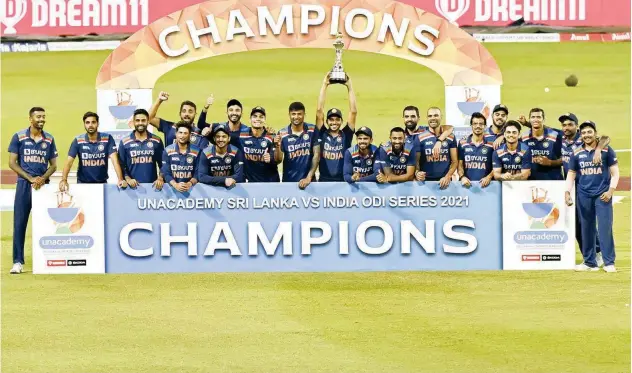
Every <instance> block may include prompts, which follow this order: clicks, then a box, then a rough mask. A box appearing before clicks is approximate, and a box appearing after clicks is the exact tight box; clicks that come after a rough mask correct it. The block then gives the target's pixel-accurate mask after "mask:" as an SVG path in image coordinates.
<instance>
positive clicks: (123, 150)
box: [118, 131, 164, 183]
mask: <svg viewBox="0 0 632 373" xmlns="http://www.w3.org/2000/svg"><path fill="white" fill-rule="evenodd" d="M163 150H164V145H163V144H162V140H161V139H160V137H158V136H156V135H154V134H152V133H149V132H147V138H146V139H145V140H142V141H141V140H138V139H136V131H133V132H132V133H131V134H130V135H129V136H127V137H124V138H123V139H122V140H121V143H120V144H119V149H118V154H119V158H120V159H121V168H123V174H124V175H125V176H129V177H131V178H132V179H134V180H136V181H138V182H139V183H153V182H154V181H156V179H158V170H159V169H160V167H161V166H162V152H163Z"/></svg>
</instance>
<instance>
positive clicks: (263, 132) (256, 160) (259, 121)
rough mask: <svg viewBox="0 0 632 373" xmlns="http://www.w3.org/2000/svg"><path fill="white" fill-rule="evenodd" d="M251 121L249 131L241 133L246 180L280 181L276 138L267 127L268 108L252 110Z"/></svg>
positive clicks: (253, 181) (259, 181)
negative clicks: (275, 145)
mask: <svg viewBox="0 0 632 373" xmlns="http://www.w3.org/2000/svg"><path fill="white" fill-rule="evenodd" d="M250 123H251V125H250V128H249V129H248V132H242V133H241V134H240V135H239V149H240V150H241V151H242V152H243V154H244V173H245V176H246V180H248V182H249V183H278V182H280V181H281V180H280V179H279V170H278V168H277V162H276V157H275V156H274V152H275V147H274V138H273V137H272V136H273V134H271V133H269V132H268V130H267V129H266V127H265V125H266V109H264V108H263V107H261V106H256V107H254V108H253V109H252V110H251V111H250Z"/></svg>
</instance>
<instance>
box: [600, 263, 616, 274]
mask: <svg viewBox="0 0 632 373" xmlns="http://www.w3.org/2000/svg"><path fill="white" fill-rule="evenodd" d="M603 270H604V271H606V272H608V273H615V272H616V271H617V269H616V268H615V267H614V264H610V265H609V266H604V267H603Z"/></svg>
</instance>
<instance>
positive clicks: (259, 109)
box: [250, 106, 266, 116]
mask: <svg viewBox="0 0 632 373" xmlns="http://www.w3.org/2000/svg"><path fill="white" fill-rule="evenodd" d="M255 113H261V114H263V115H264V116H265V115H266V109H264V108H263V107H262V106H255V107H253V108H252V110H251V111H250V116H253V115H255Z"/></svg>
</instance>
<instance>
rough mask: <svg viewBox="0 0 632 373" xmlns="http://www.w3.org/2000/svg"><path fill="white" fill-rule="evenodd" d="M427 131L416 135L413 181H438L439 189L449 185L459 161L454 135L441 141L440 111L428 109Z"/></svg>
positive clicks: (435, 108)
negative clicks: (416, 145)
mask: <svg viewBox="0 0 632 373" xmlns="http://www.w3.org/2000/svg"><path fill="white" fill-rule="evenodd" d="M427 117H428V130H427V131H423V132H421V133H419V134H418V135H417V143H418V148H417V152H418V154H417V161H416V169H417V172H416V173H415V179H416V180H417V181H438V182H439V186H440V187H441V189H445V188H447V187H448V186H449V185H450V180H451V179H452V175H454V173H455V172H456V169H457V167H458V165H459V159H458V155H457V149H456V140H455V139H454V135H450V136H448V137H447V138H446V139H445V140H443V141H442V140H441V137H442V136H443V133H440V132H439V131H440V130H441V109H439V108H438V107H431V108H430V109H428V113H427Z"/></svg>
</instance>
